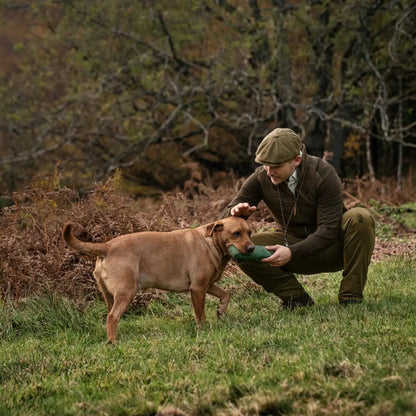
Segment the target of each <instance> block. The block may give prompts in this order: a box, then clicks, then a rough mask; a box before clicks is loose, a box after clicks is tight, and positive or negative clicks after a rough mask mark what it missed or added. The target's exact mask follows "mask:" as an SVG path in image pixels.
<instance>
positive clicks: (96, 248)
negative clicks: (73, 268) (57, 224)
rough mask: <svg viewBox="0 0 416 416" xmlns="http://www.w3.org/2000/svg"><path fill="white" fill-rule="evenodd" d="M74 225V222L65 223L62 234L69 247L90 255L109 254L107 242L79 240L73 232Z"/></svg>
mask: <svg viewBox="0 0 416 416" xmlns="http://www.w3.org/2000/svg"><path fill="white" fill-rule="evenodd" d="M72 227H73V224H71V223H69V224H65V225H64V229H63V232H62V236H63V238H64V240H65V242H66V243H67V244H68V245H69V247H72V248H73V249H74V250H76V251H79V252H80V253H84V254H88V255H90V256H105V255H106V254H107V245H106V244H105V243H86V242H85V241H81V240H78V238H76V237H75V236H74V234H72Z"/></svg>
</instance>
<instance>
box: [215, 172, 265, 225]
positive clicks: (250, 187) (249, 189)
mask: <svg viewBox="0 0 416 416" xmlns="http://www.w3.org/2000/svg"><path fill="white" fill-rule="evenodd" d="M262 199H263V190H262V187H261V185H260V182H259V180H258V170H256V171H255V172H254V173H252V174H251V175H250V176H249V177H248V178H247V179H246V181H245V182H244V183H243V185H242V186H241V188H240V190H239V191H238V192H237V194H236V195H235V196H234V198H233V199H232V201H231V202H230V203H229V204H228V205H227V206H226V207H225V208H224V209H223V211H222V212H221V214H220V218H226V217H229V216H230V215H231V208H232V207H234V206H236V205H237V204H239V203H240V202H247V203H248V204H250V206H257V205H258V204H259V202H260V201H261V200H262ZM243 218H245V219H247V218H246V217H243Z"/></svg>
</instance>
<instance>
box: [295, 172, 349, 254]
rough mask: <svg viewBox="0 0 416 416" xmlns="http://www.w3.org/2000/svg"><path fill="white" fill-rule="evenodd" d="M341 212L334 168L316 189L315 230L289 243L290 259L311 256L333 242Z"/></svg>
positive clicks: (336, 234)
mask: <svg viewBox="0 0 416 416" xmlns="http://www.w3.org/2000/svg"><path fill="white" fill-rule="evenodd" d="M343 212H344V202H343V193H342V184H341V180H340V179H339V177H338V174H337V173H336V171H335V170H330V171H329V174H328V175H327V176H326V177H325V178H323V180H322V182H321V184H320V185H319V187H318V189H317V201H316V225H317V228H316V231H315V232H313V233H312V234H310V235H309V236H308V237H307V238H306V239H305V240H303V241H300V242H299V243H296V244H293V245H289V248H290V250H291V251H292V261H293V260H294V261H296V260H301V259H305V258H307V257H310V256H313V255H314V254H316V253H318V252H319V251H322V250H324V249H325V248H327V247H329V246H330V245H331V244H333V243H334V241H335V239H336V238H337V237H338V236H339V233H340V232H341V221H342V215H343Z"/></svg>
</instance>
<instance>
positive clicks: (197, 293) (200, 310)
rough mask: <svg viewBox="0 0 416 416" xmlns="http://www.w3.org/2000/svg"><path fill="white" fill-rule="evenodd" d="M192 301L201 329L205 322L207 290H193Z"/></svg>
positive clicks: (197, 322)
mask: <svg viewBox="0 0 416 416" xmlns="http://www.w3.org/2000/svg"><path fill="white" fill-rule="evenodd" d="M191 299H192V306H193V308H194V313H195V320H196V324H197V325H198V326H199V327H200V326H202V324H203V323H204V322H205V290H202V289H191Z"/></svg>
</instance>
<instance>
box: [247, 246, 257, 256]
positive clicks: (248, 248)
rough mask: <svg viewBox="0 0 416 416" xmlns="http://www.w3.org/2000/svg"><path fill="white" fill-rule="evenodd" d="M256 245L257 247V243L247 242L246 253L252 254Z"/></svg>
mask: <svg viewBox="0 0 416 416" xmlns="http://www.w3.org/2000/svg"><path fill="white" fill-rule="evenodd" d="M255 248H256V247H255V245H254V244H247V245H246V253H247V254H250V253H252V252H253V251H254V249H255Z"/></svg>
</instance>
